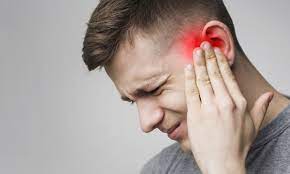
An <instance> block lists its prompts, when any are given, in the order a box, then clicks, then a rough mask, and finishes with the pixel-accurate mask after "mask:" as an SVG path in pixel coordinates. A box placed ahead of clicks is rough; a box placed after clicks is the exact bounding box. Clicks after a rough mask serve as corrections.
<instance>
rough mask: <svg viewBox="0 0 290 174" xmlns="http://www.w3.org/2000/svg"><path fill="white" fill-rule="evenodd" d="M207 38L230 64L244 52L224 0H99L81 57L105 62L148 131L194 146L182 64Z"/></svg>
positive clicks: (93, 64) (99, 64) (90, 63)
mask: <svg viewBox="0 0 290 174" xmlns="http://www.w3.org/2000/svg"><path fill="white" fill-rule="evenodd" d="M204 40H207V41H209V42H211V43H212V44H213V45H214V46H218V47H220V48H221V49H222V51H223V52H224V54H225V55H226V56H227V57H228V60H229V62H230V63H231V64H233V63H234V60H235V57H236V55H237V54H243V51H242V49H241V47H240V46H239V43H238V41H237V38H236V35H235V31H234V25H233V23H232V20H231V18H230V16H229V14H228V12H227V10H226V8H225V6H224V4H223V2H222V0H101V1H100V3H99V5H98V7H97V8H96V9H95V11H94V12H93V14H92V16H91V19H90V21H89V23H88V29H87V33H86V36H85V40H84V48H83V59H84V61H85V63H86V65H87V66H88V69H89V70H93V69H96V68H98V67H105V70H106V72H107V73H108V75H109V76H110V78H111V79H112V81H113V82H114V84H115V86H116V88H117V89H118V91H119V93H120V95H121V96H122V99H123V100H127V101H134V102H136V104H137V107H138V111H139V120H140V125H141V128H142V130H143V131H144V132H150V131H152V130H154V129H155V128H158V129H160V130H161V131H162V132H166V133H170V132H172V130H173V129H174V128H176V127H177V126H178V128H177V129H176V131H174V132H173V133H171V134H170V135H169V137H170V138H171V139H174V140H176V141H178V142H179V143H180V144H181V147H182V148H183V149H184V150H185V151H188V150H190V145H189V139H188V137H187V126H186V113H187V108H186V103H185V95H184V75H183V67H184V65H185V64H188V63H190V62H192V59H191V54H192V50H193V49H194V47H198V46H199V45H200V43H201V42H202V41H204Z"/></svg>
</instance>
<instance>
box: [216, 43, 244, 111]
mask: <svg viewBox="0 0 290 174" xmlns="http://www.w3.org/2000/svg"><path fill="white" fill-rule="evenodd" d="M214 51H215V53H216V56H217V62H218V66H219V69H220V72H221V74H222V77H223V79H224V82H225V84H226V87H227V89H228V91H229V93H230V96H231V97H232V99H233V101H234V104H235V105H236V106H237V107H239V108H242V109H245V108H246V105H247V103H246V100H245V98H244V96H243V95H242V92H241V91H240V88H239V85H238V83H237V81H236V78H235V76H234V74H233V72H232V70H231V67H230V65H229V63H228V61H227V59H226V57H225V55H224V54H223V53H222V52H221V50H220V49H219V48H214Z"/></svg>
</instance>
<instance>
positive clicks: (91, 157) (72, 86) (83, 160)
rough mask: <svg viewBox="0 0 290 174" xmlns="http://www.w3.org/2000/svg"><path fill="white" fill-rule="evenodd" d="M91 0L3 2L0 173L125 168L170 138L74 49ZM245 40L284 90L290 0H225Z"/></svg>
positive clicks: (289, 60) (75, 173)
mask: <svg viewBox="0 0 290 174" xmlns="http://www.w3.org/2000/svg"><path fill="white" fill-rule="evenodd" d="M97 3H98V1H94V0H86V1H76V0H49V1H40V0H26V1H20V0H18V1H15V0H14V1H13V0H1V1H0V50H1V52H0V55H1V56H0V60H1V62H0V80H1V81H0V173H1V174H2V173H3V174H96V173H98V174H101V173H104V174H113V173H121V174H129V173H132V174H133V173H138V172H139V170H140V168H141V166H142V165H143V164H144V163H145V162H146V161H147V160H148V159H149V158H151V157H152V156H153V155H154V154H156V153H157V152H159V151H160V150H161V149H162V148H163V147H164V146H167V145H169V144H170V143H172V142H171V141H169V140H168V138H167V137H166V136H165V135H161V134H160V133H159V132H158V131H155V132H154V133H152V134H148V135H147V134H146V135H145V134H143V133H142V132H141V130H140V128H139V123H138V118H137V110H136V108H135V106H130V105H129V104H126V103H123V102H121V101H120V99H119V96H118V94H117V92H116V90H115V88H114V86H113V84H112V82H111V81H110V80H109V78H108V77H107V76H106V75H105V73H104V72H103V71H102V72H98V71H94V72H91V73H89V72H88V71H87V70H86V68H85V66H84V63H83V62H82V58H81V49H82V41H83V37H84V33H85V29H86V22H87V21H88V19H89V16H90V14H91V13H92V11H93V10H94V8H95V7H96V5H97ZM226 4H227V6H228V7H229V11H230V13H231V15H232V17H233V20H234V23H235V24H236V28H237V34H238V38H239V40H240V42H241V45H242V47H243V48H244V50H245V52H246V53H247V55H248V56H249V58H250V60H251V61H252V62H253V63H254V64H255V66H256V67H257V69H258V70H260V72H261V73H262V74H263V75H264V76H265V77H266V79H267V80H268V81H269V82H270V83H271V84H273V86H274V87H276V88H277V89H278V90H279V91H280V92H283V93H287V94H290V82H289V76H290V70H289V69H290V68H289V66H290V56H289V51H290V49H289V48H290V35H289V34H288V32H289V31H290V23H289V16H290V10H289V6H290V1H287V0H280V1H258V0H256V1H253V0H243V1H229V0H227V1H226Z"/></svg>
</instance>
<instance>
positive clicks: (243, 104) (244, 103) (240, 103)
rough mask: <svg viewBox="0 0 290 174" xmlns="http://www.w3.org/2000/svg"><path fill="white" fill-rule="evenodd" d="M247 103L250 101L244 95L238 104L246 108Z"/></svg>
mask: <svg viewBox="0 0 290 174" xmlns="http://www.w3.org/2000/svg"><path fill="white" fill-rule="evenodd" d="M247 104H248V102H247V100H246V99H245V98H244V97H242V98H241V99H239V101H238V103H237V105H238V106H239V108H241V109H242V110H244V109H246V108H247Z"/></svg>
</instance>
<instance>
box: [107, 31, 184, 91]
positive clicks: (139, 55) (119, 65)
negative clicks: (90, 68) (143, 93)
mask: <svg viewBox="0 0 290 174" xmlns="http://www.w3.org/2000/svg"><path fill="white" fill-rule="evenodd" d="M177 56H178V52H176V51H175V49H173V45H172V44H170V43H168V42H165V41H164V40H163V41H162V40H161V41H157V40H154V39H149V38H145V37H142V36H140V35H137V36H136V37H134V40H133V44H132V45H131V44H129V43H128V42H127V43H124V44H121V45H120V47H119V51H118V52H117V54H116V56H115V57H114V59H113V60H112V61H111V63H110V64H109V65H108V66H106V71H107V73H108V75H109V76H110V78H111V79H112V80H113V82H114V83H115V85H116V86H117V88H118V89H119V90H120V88H134V87H136V86H138V85H139V84H140V83H142V82H144V81H146V80H149V79H150V78H152V77H158V76H162V75H165V74H167V73H169V72H170V71H172V70H173V69H175V68H177V67H178V64H180V63H181V62H180V61H178V60H176V57H177ZM128 90H130V89H128Z"/></svg>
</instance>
